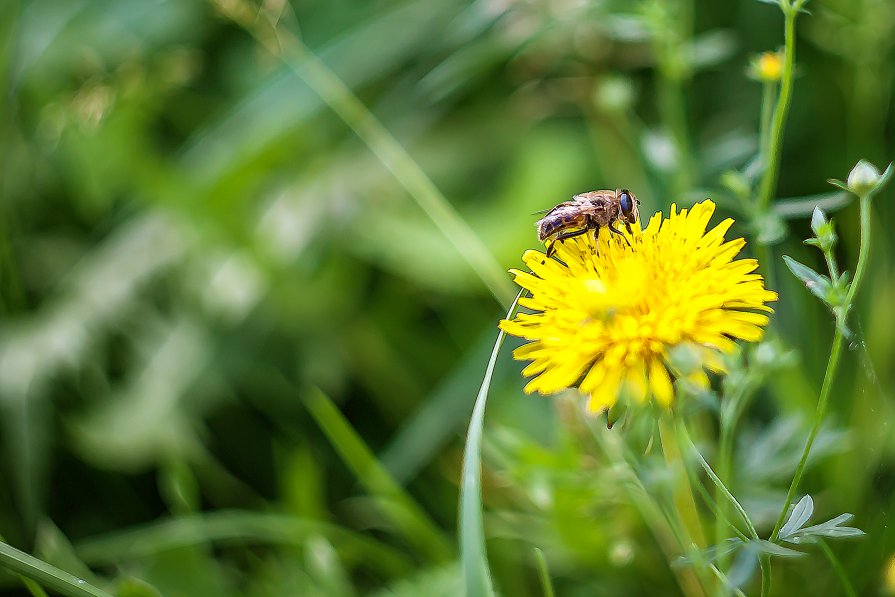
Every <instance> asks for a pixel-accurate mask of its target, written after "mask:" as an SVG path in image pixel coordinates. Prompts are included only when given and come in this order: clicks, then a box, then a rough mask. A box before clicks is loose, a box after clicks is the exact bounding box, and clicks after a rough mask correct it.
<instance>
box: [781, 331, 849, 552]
mask: <svg viewBox="0 0 895 597" xmlns="http://www.w3.org/2000/svg"><path fill="white" fill-rule="evenodd" d="M841 354H842V326H841V325H837V326H836V332H835V333H834V336H833V347H832V349H831V350H830V359H829V361H828V362H827V371H826V373H825V374H824V382H823V386H821V389H820V399H819V400H818V401H817V409H816V410H815V411H814V423H813V424H812V426H811V432H810V433H809V434H808V441H807V443H806V444H805V449H804V450H802V457H801V458H800V459H799V465H798V466H797V467H796V472H795V475H794V476H793V478H792V483H790V485H789V491H787V492H786V499H785V500H784V501H783V508H782V509H781V510H780V515H779V516H778V517H777V523H776V524H775V525H774V531H773V532H772V533H771V538H770V540H771V541H772V542H773V541H776V540H777V536H778V535H779V534H780V529H781V528H782V527H783V523H784V522H785V521H786V515H787V513H788V512H789V506H790V504H792V500H793V498H794V497H795V495H796V491H797V490H798V488H799V482H800V481H801V480H802V475H803V474H804V472H805V464H806V463H807V462H808V455H809V453H810V452H811V447H812V446H813V445H814V440H815V439H816V438H817V433H818V432H819V431H820V425H821V423H822V422H823V419H824V415H826V413H827V402H828V400H829V398H830V391H831V389H832V387H833V378H834V376H835V375H836V370H837V369H838V368H839V357H840V356H841Z"/></svg>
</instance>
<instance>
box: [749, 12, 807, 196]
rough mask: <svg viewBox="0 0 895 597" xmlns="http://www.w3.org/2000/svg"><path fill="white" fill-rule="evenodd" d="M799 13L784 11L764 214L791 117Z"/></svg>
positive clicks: (764, 180)
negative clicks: (780, 72) (780, 74)
mask: <svg viewBox="0 0 895 597" xmlns="http://www.w3.org/2000/svg"><path fill="white" fill-rule="evenodd" d="M798 4H801V3H798ZM798 14H799V11H798V8H797V7H790V8H788V9H784V11H783V19H784V38H785V48H784V56H783V75H782V77H781V80H780V95H779V96H778V97H777V106H776V107H775V108H774V117H773V120H772V122H771V131H770V137H769V139H768V154H767V164H765V170H764V175H763V176H762V177H761V186H760V187H759V194H758V213H764V212H765V211H766V210H767V208H768V205H769V204H770V202H771V197H772V196H773V194H774V191H775V189H776V188H777V177H778V175H779V173H780V153H781V148H782V146H783V127H784V126H785V125H786V117H787V116H788V115H789V105H790V102H791V100H792V86H793V71H794V67H795V60H796V17H797V16H798Z"/></svg>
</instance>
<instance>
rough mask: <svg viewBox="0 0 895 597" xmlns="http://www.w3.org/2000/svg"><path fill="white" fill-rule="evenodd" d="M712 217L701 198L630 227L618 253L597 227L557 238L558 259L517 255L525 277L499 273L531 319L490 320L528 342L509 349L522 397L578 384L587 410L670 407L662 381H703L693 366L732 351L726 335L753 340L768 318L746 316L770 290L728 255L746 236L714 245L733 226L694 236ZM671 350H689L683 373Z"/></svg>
mask: <svg viewBox="0 0 895 597" xmlns="http://www.w3.org/2000/svg"><path fill="white" fill-rule="evenodd" d="M714 211H715V204H714V203H713V202H711V201H709V200H706V201H703V202H701V203H698V204H696V205H695V206H693V208H692V209H690V210H687V209H682V210H680V212H678V211H677V209H676V207H675V206H674V205H672V206H671V213H670V215H669V217H668V218H667V219H663V218H662V214H661V213H657V214H656V215H654V216H653V217H652V219H651V220H650V222H649V224H648V225H647V227H646V228H645V229H643V230H641V229H640V226H639V225H635V226H634V230H633V234H628V235H626V238H627V240H628V241H629V242H630V246H629V244H628V242H626V239H625V238H621V236H619V235H613V234H610V233H609V231H608V230H606V229H602V230H601V231H600V233H599V235H597V238H596V239H595V238H594V236H593V235H591V234H585V235H582V236H578V237H575V238H570V239H568V240H566V241H565V242H564V243H557V245H556V249H557V250H556V257H557V258H558V259H549V258H547V257H546V255H545V254H543V253H540V252H538V251H526V252H525V254H524V255H523V256H522V260H523V261H524V262H525V264H526V265H527V266H528V267H529V269H530V270H531V272H530V273H529V272H523V271H519V270H510V271H511V273H512V274H514V276H515V279H516V283H517V284H518V285H519V286H521V287H522V288H524V289H525V290H527V291H528V292H529V293H530V296H528V297H525V298H522V299H520V301H519V304H520V306H522V307H524V308H526V309H529V310H531V311H532V312H531V313H518V314H517V315H516V316H515V318H513V319H512V320H504V321H501V322H500V327H501V328H502V329H503V330H505V331H506V332H507V333H509V334H512V335H514V336H519V337H522V338H525V339H526V340H528V341H529V343H528V344H524V345H523V346H521V347H519V348H517V349H516V350H515V352H514V353H513V354H514V356H515V358H516V359H519V360H530V361H531V363H530V364H529V365H528V366H526V367H525V369H523V372H522V373H523V375H525V376H533V379H531V380H530V381H529V382H528V384H527V385H526V387H525V391H526V392H528V393H531V392H539V393H541V394H544V395H549V394H553V393H556V392H559V391H561V390H564V389H566V388H570V387H578V388H579V389H580V390H581V391H582V392H583V393H584V394H586V395H588V401H587V408H588V411H589V412H591V413H599V412H603V411H605V410H607V409H608V408H610V407H612V406H613V405H614V404H615V403H616V401H617V400H618V398H619V396H620V395H626V396H628V397H631V398H633V399H634V400H636V401H639V402H645V401H646V400H647V399H648V398H649V396H652V397H653V399H655V400H656V402H658V403H659V404H662V405H664V406H670V405H671V403H672V401H673V397H674V391H673V386H672V377H673V376H681V375H687V376H688V377H689V378H690V379H692V380H694V381H696V382H697V383H701V385H707V384H708V380H707V378H706V376H705V372H704V370H703V367H705V368H708V369H710V370H713V371H722V370H723V366H722V363H721V359H720V353H724V352H730V351H732V350H733V349H734V347H735V343H734V339H741V340H746V341H751V342H754V341H757V340H760V339H761V337H762V334H763V331H764V329H763V328H764V326H765V325H766V324H767V323H768V317H767V315H764V314H762V313H756V312H755V311H765V312H771V311H772V309H771V308H770V307H768V306H767V305H766V304H765V303H767V302H769V301H774V300H776V299H777V294H776V293H774V292H771V291H769V290H766V289H765V288H764V281H763V279H762V277H761V276H760V275H758V274H756V273H754V272H755V269H756V268H757V267H758V262H757V261H756V260H754V259H740V260H735V259H734V258H735V257H736V256H737V254H738V253H739V252H740V250H741V249H742V248H743V246H744V245H745V242H746V241H745V240H743V239H742V238H738V239H736V240H732V241H728V242H725V241H724V234H725V233H726V232H727V230H728V229H729V228H730V226H731V225H732V224H733V220H731V219H727V220H724V221H723V222H721V223H720V224H718V225H717V226H715V227H714V228H712V229H711V230H709V231H708V232H706V227H707V225H708V223H709V220H710V219H711V217H712V214H713V213H714ZM678 346H692V347H695V349H696V352H697V353H698V355H699V357H700V358H699V365H698V366H697V368H696V370H695V371H684V372H682V371H679V370H675V368H674V367H673V366H672V364H671V361H670V359H669V355H670V353H671V351H672V350H673V349H675V347H678Z"/></svg>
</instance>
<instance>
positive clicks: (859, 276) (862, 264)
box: [771, 194, 871, 541]
mask: <svg viewBox="0 0 895 597" xmlns="http://www.w3.org/2000/svg"><path fill="white" fill-rule="evenodd" d="M870 198H871V196H870V194H867V195H864V196H863V197H861V199H860V201H861V246H860V249H859V252H858V265H857V267H856V268H855V277H854V280H852V283H851V286H849V288H848V294H846V296H845V303H844V304H843V306H842V309H841V310H840V311H838V312H837V316H836V331H835V333H834V335H833V347H832V349H831V350H830V360H829V361H828V362H827V371H826V373H825V374H824V382H823V385H822V386H821V389H820V398H819V399H818V401H817V409H816V410H815V412H814V424H813V425H812V427H811V433H810V434H809V435H808V442H807V443H806V444H805V449H804V450H803V451H802V457H801V458H800V459H799V465H798V467H796V472H795V475H794V476H793V478H792V483H791V484H790V486H789V491H788V492H787V494H786V500H785V501H784V502H783V508H782V510H781V511H780V515H779V516H778V517H777V524H775V525H774V532H773V533H771V541H776V540H777V536H778V535H779V534H780V528H781V527H783V523H784V521H785V520H786V514H787V512H788V511H789V505H790V504H791V503H792V500H793V498H794V497H795V494H796V491H797V490H798V488H799V482H800V481H801V480H802V474H803V473H804V472H805V463H806V462H807V461H808V454H809V453H810V452H811V446H812V445H813V444H814V440H815V438H816V437H817V433H818V431H820V425H821V423H822V422H823V418H824V415H825V414H826V412H827V401H828V399H829V397H830V391H831V389H832V386H833V378H834V377H835V375H836V370H837V369H838V367H839V357H840V356H841V353H842V342H843V335H844V331H845V320H846V317H847V316H848V312H849V310H850V309H851V307H852V303H853V302H854V299H855V295H856V294H857V293H858V289H859V288H860V286H861V282H862V281H863V280H864V275H865V273H866V271H867V263H868V261H869V259H868V258H869V255H870Z"/></svg>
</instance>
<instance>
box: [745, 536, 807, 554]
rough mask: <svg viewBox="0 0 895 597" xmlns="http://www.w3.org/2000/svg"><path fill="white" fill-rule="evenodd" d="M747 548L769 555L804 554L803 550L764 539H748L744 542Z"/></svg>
mask: <svg viewBox="0 0 895 597" xmlns="http://www.w3.org/2000/svg"><path fill="white" fill-rule="evenodd" d="M746 547H747V548H748V549H752V550H755V551H756V552H758V553H766V554H768V555H771V556H779V557H781V558H799V557H802V556H804V555H805V553H804V552H801V551H796V550H795V549H790V548H788V547H783V546H782V545H777V544H776V543H771V542H770V541H765V540H764V539H750V540H749V541H747V542H746Z"/></svg>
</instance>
